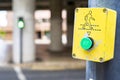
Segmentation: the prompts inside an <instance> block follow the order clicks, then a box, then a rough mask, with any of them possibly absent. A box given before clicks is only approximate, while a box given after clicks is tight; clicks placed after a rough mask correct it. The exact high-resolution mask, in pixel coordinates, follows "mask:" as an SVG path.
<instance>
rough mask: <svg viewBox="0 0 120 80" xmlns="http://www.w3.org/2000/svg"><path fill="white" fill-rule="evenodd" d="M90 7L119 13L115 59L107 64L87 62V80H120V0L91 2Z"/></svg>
mask: <svg viewBox="0 0 120 80" xmlns="http://www.w3.org/2000/svg"><path fill="white" fill-rule="evenodd" d="M89 7H106V8H110V9H114V10H116V11H117V14H118V15H117V26H116V40H115V41H116V42H115V55H114V59H113V60H111V61H108V62H105V63H95V62H90V61H87V67H86V80H120V53H119V52H120V36H119V35H120V27H119V26H120V24H119V23H120V0H89Z"/></svg>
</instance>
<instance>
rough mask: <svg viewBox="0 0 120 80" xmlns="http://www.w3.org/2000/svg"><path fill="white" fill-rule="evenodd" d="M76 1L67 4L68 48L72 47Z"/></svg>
mask: <svg viewBox="0 0 120 80" xmlns="http://www.w3.org/2000/svg"><path fill="white" fill-rule="evenodd" d="M74 9H75V3H74V1H71V0H69V1H68V2H67V47H72V42H73V26H74Z"/></svg>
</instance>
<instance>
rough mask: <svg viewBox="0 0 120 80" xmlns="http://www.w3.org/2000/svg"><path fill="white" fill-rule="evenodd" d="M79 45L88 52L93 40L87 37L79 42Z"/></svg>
mask: <svg viewBox="0 0 120 80" xmlns="http://www.w3.org/2000/svg"><path fill="white" fill-rule="evenodd" d="M80 45H81V47H82V48H83V49H85V50H89V49H91V48H92V46H93V40H92V39H91V38H89V37H85V38H83V39H82V40H81V42H80Z"/></svg>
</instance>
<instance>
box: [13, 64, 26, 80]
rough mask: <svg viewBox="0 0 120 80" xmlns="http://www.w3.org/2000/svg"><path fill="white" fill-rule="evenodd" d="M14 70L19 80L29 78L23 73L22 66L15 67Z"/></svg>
mask: <svg viewBox="0 0 120 80" xmlns="http://www.w3.org/2000/svg"><path fill="white" fill-rule="evenodd" d="M14 70H15V72H16V74H17V76H18V78H19V80H27V78H26V77H25V75H24V74H23V72H22V70H21V68H20V67H17V66H16V67H14Z"/></svg>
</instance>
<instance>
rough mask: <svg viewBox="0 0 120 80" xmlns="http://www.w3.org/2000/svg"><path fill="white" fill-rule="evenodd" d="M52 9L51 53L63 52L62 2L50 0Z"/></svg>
mask: <svg viewBox="0 0 120 80" xmlns="http://www.w3.org/2000/svg"><path fill="white" fill-rule="evenodd" d="M50 4H51V5H50V9H51V31H50V34H51V37H50V38H51V44H50V50H51V51H61V50H62V49H63V45H62V17H61V11H62V1H61V0H50Z"/></svg>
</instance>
